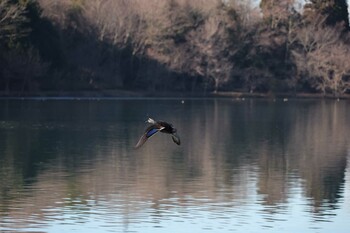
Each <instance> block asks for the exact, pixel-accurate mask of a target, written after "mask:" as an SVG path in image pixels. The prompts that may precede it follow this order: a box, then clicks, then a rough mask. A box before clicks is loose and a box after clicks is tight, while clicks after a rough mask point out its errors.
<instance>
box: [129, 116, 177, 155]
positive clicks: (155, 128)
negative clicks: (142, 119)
mask: <svg viewBox="0 0 350 233" xmlns="http://www.w3.org/2000/svg"><path fill="white" fill-rule="evenodd" d="M146 122H148V123H149V124H151V125H150V126H148V127H147V129H146V130H145V133H144V134H143V135H142V136H141V138H140V139H139V141H138V142H137V144H136V146H135V149H137V148H140V147H141V146H142V145H143V144H144V143H145V142H146V141H147V139H149V138H150V137H152V136H153V135H155V134H156V133H158V132H161V133H167V134H171V137H172V139H173V141H174V142H175V143H176V144H177V145H180V143H181V142H180V137H179V136H178V135H177V133H176V129H175V128H174V127H173V125H172V124H170V123H168V122H165V121H155V120H153V119H152V118H148V120H147V121H146Z"/></svg>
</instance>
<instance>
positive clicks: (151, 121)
mask: <svg viewBox="0 0 350 233" xmlns="http://www.w3.org/2000/svg"><path fill="white" fill-rule="evenodd" d="M146 122H148V123H150V124H155V123H156V121H155V120H153V119H152V118H150V117H149V118H148V120H147V121H146Z"/></svg>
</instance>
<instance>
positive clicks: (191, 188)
mask: <svg viewBox="0 0 350 233" xmlns="http://www.w3.org/2000/svg"><path fill="white" fill-rule="evenodd" d="M349 107H350V103H349V102H346V101H340V102H336V101H311V100H308V101H288V102H283V101H279V100H277V101H276V102H273V101H267V100H246V101H238V100H226V99H225V100H222V99H221V100H217V99H204V100H203V99H202V100H198V99H185V100H184V102H183V103H182V101H181V99H163V100H155V99H146V100H141V99H129V100H128V99H119V100H118V99H117V100H116V99H114V100H113V99H107V100H68V99H66V100H45V101H43V100H1V101H0V232H57V233H59V232H152V233H153V232H192V233H195V232H307V233H308V232H315V233H316V232H327V233H328V232H337V233H346V232H349V228H350V223H349V219H350V146H349V140H350V139H349V138H350V137H349V132H350V124H349V119H350V108H349ZM148 116H152V117H154V118H155V119H162V120H167V121H169V122H172V123H173V124H174V125H175V126H176V127H177V129H178V132H179V135H180V136H181V139H182V145H181V146H177V145H176V144H174V143H173V142H172V140H171V137H170V136H168V135H163V134H162V135H156V136H154V137H153V138H151V139H150V140H149V141H148V142H147V143H146V144H145V145H144V146H143V147H142V148H140V149H139V150H134V149H133V146H134V145H135V144H136V142H137V140H138V139H139V137H140V136H141V134H142V133H143V130H144V128H145V126H146V125H145V123H144V122H145V120H146V119H147V117H148Z"/></svg>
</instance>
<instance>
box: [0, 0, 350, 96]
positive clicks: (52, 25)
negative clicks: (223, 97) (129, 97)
mask: <svg viewBox="0 0 350 233" xmlns="http://www.w3.org/2000/svg"><path fill="white" fill-rule="evenodd" d="M349 38H350V37H349V19H348V11H347V4H346V1H345V0H343V1H341V0H337V1H335V0H328V1H316V0H310V1H307V2H306V4H305V5H303V6H301V5H300V3H299V1H295V0H281V1H273V0H262V1H261V3H260V5H258V6H257V5H255V4H254V2H253V1H250V0H247V1H244V0H227V1H222V0H194V1H186V0H166V1H165V0H147V1H146V0H133V1H130V0H60V1H51V0H27V1H24V0H0V91H2V92H4V93H8V94H11V93H26V92H41V91H79V90H80V91H81V90H94V91H100V90H111V89H120V90H134V91H147V92H167V91H186V92H191V93H193V92H204V93H207V92H218V91H239V92H248V93H289V94H296V93H301V92H302V93H317V94H322V95H333V96H336V97H340V96H342V95H344V94H349V92H350V62H349V61H350V39H349Z"/></svg>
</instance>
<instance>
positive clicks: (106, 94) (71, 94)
mask: <svg viewBox="0 0 350 233" xmlns="http://www.w3.org/2000/svg"><path fill="white" fill-rule="evenodd" d="M191 97H194V98H235V99H243V98H247V99H350V94H344V95H342V96H339V97H337V96H334V95H330V94H327V95H323V94H320V93H293V94H291V93H248V92H239V91H219V92H175V91H170V92H157V93H154V92H152V93H151V92H139V91H129V90H102V91H40V92H22V93H20V92H10V93H8V92H0V99H11V98H15V99H22V98H24V99H25V98H191Z"/></svg>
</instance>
